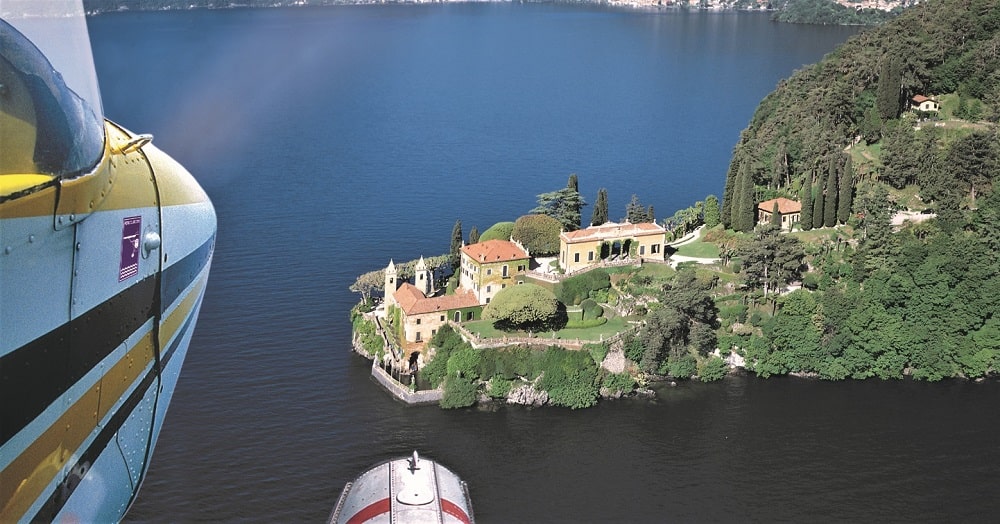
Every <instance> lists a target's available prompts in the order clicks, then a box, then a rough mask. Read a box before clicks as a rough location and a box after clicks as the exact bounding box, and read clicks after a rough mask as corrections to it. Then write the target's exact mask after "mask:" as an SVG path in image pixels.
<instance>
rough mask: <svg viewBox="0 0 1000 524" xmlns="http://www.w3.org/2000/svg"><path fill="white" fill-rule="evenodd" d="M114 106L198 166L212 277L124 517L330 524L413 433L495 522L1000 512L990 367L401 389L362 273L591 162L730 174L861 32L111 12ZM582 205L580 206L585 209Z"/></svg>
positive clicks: (433, 13)
mask: <svg viewBox="0 0 1000 524" xmlns="http://www.w3.org/2000/svg"><path fill="white" fill-rule="evenodd" d="M90 26H91V32H92V37H93V41H94V52H95V55H96V56H95V59H96V62H97V65H98V72H99V75H100V80H101V84H102V89H103V91H104V96H105V100H104V104H105V113H106V114H107V116H108V117H109V118H112V119H114V120H116V121H118V122H120V123H122V124H123V125H125V126H126V127H129V128H131V129H132V130H134V131H136V132H149V133H153V134H154V135H155V136H156V143H157V144H158V145H159V146H160V147H161V148H163V149H164V150H166V151H168V152H170V153H171V154H173V155H174V156H175V157H177V158H178V159H179V160H180V161H181V162H182V163H184V164H185V165H186V166H187V167H188V168H189V169H190V170H191V171H192V172H193V173H195V175H196V176H197V177H198V178H199V180H201V182H202V184H203V185H204V186H205V188H206V190H207V191H208V192H209V194H210V195H211V197H212V199H213V201H214V202H215V205H216V207H217V211H218V215H219V240H218V246H217V251H216V256H215V263H214V267H213V269H212V277H211V283H210V285H209V289H208V293H207V295H206V298H205V303H204V306H203V308H202V314H201V320H200V322H199V324H198V329H197V331H196V332H195V336H194V340H193V342H192V345H191V350H190V352H189V354H188V359H187V363H186V365H185V367H184V371H183V373H182V375H181V379H180V383H179V385H178V389H177V393H176V396H175V398H174V401H173V403H172V404H171V407H170V412H169V415H168V417H167V422H166V426H165V428H164V430H163V432H162V433H161V435H160V440H159V445H158V446H157V449H156V453H155V455H154V459H153V465H152V468H151V470H150V472H149V475H148V477H147V479H146V482H145V485H144V486H143V489H142V491H141V493H140V496H139V498H138V500H137V501H136V504H135V505H134V507H133V508H132V510H131V512H130V513H129V515H128V518H129V520H134V521H157V522H161V521H162V522H166V521H201V520H213V521H215V520H224V521H230V520H238V521H260V522H284V521H320V520H322V519H324V518H325V517H326V516H327V514H328V513H329V511H330V509H331V508H332V506H333V504H334V502H335V501H336V497H337V496H338V495H339V492H340V490H341V488H342V487H343V485H344V483H345V482H347V481H349V480H351V479H352V478H353V477H354V476H355V475H357V474H358V473H359V472H361V471H362V470H364V469H365V468H367V467H368V466H370V465H372V464H374V463H376V462H379V461H382V460H385V459H388V458H391V457H395V456H398V455H406V454H409V453H410V452H411V451H412V450H413V449H418V450H420V451H421V452H422V453H424V454H426V455H428V456H430V457H433V458H435V459H437V460H439V461H441V462H443V463H444V464H446V465H447V466H449V467H451V468H452V469H454V470H456V471H457V472H458V473H459V474H460V475H462V476H463V478H465V479H466V480H467V481H468V482H469V484H470V486H471V492H472V496H473V502H474V507H475V511H476V516H477V517H478V519H479V521H481V522H662V521H666V520H677V521H782V520H783V521H797V522H798V521H805V520H832V519H837V520H948V521H951V520H959V519H972V520H986V519H988V518H989V516H990V515H991V512H995V511H996V510H997V504H996V502H995V500H996V497H995V494H993V493H992V487H993V486H994V485H995V484H996V481H997V480H998V479H997V475H996V474H995V473H994V469H993V466H994V464H996V463H998V459H1000V445H998V442H1000V441H998V440H997V439H996V435H997V433H998V430H1000V424H998V423H997V421H996V417H995V416H993V414H994V413H995V410H996V406H997V405H998V401H1000V386H998V385H997V384H995V383H988V384H978V385H977V384H967V383H960V382H950V383H946V384H915V383H909V382H891V383H879V382H850V383H842V384H830V383H821V382H812V381H803V380H796V379H773V380H769V381H758V380H755V379H752V378H745V377H742V378H732V379H729V380H726V381H725V382H723V383H721V384H708V385H703V384H697V383H693V384H682V385H681V386H679V387H677V388H673V389H668V390H664V391H661V392H660V395H659V397H658V398H657V399H656V400H655V401H652V402H649V401H632V400H626V401H617V402H604V403H601V404H600V405H599V406H598V407H596V408H594V409H589V410H584V411H569V410H563V409H537V410H528V409H520V408H510V409H501V410H499V411H496V412H487V411H479V410H463V411H447V412H446V411H442V410H439V409H438V408H436V407H422V408H409V407H405V406H402V405H400V404H398V403H396V402H394V401H393V400H391V399H390V398H389V397H388V395H387V394H385V393H384V392H383V391H382V390H380V389H379V388H378V386H376V385H375V383H374V382H373V381H372V380H371V379H370V377H369V375H368V366H367V362H366V361H364V360H363V359H361V358H359V357H356V356H353V355H352V354H351V353H349V351H348V345H349V337H350V333H349V324H348V320H347V312H348V309H349V308H350V306H351V305H352V304H353V303H354V301H355V299H356V297H355V296H353V295H352V294H351V293H350V292H349V291H348V290H347V286H348V285H350V284H351V282H353V280H354V277H355V276H356V275H358V274H360V273H362V272H365V271H369V270H372V269H377V268H378V267H381V266H384V265H385V264H386V263H387V262H388V260H389V258H394V259H395V260H396V261H397V262H398V261H405V260H410V259H413V258H416V257H418V256H420V255H437V254H440V253H443V252H445V251H447V249H448V245H449V242H450V232H451V228H452V225H453V224H454V223H455V220H459V219H460V220H462V222H463V225H464V227H465V231H466V233H467V232H468V231H469V228H470V227H471V226H473V225H476V226H478V227H479V229H480V231H482V230H485V229H486V228H487V227H489V226H490V225H491V224H493V223H494V222H497V221H500V220H513V219H514V218H516V217H517V216H519V215H520V214H523V213H525V212H527V211H528V210H530V209H531V208H532V207H534V205H535V195H536V194H538V193H541V192H545V191H551V190H555V189H558V188H560V187H563V186H564V185H565V183H566V179H567V177H568V175H569V174H570V173H577V174H578V175H579V177H580V188H581V192H583V194H584V196H585V197H586V198H587V199H588V200H589V201H593V199H594V198H595V196H596V193H597V189H598V188H601V187H606V188H608V189H609V196H610V207H611V215H612V218H619V217H620V216H622V215H624V210H625V204H626V202H627V201H628V200H629V198H630V197H631V195H632V194H633V193H634V194H636V195H638V196H639V198H640V199H641V200H642V202H643V203H644V204H646V205H654V206H655V209H656V210H657V214H658V215H659V216H666V215H669V214H672V213H673V211H674V210H676V209H677V208H680V207H686V206H688V205H690V204H691V203H693V202H694V201H695V200H700V199H702V198H703V197H704V196H705V195H707V194H709V193H715V194H720V193H721V191H722V183H723V180H724V176H725V170H726V168H727V166H728V159H729V154H730V152H731V150H732V147H733V145H734V144H735V143H736V140H737V139H738V135H739V131H740V130H741V129H743V128H744V127H745V126H746V124H747V122H748V121H749V119H750V116H751V115H752V113H753V110H754V108H755V107H756V104H757V102H758V101H759V100H760V99H761V98H762V97H763V96H764V95H765V94H767V93H768V92H769V91H770V90H771V89H773V87H774V86H775V84H776V83H777V82H778V80H779V79H780V78H783V77H785V76H787V75H789V74H790V73H791V72H792V71H794V70H795V69H796V68H798V67H801V66H802V65H803V64H807V63H811V62H814V61H815V60H817V59H819V58H820V57H821V56H822V55H823V54H825V53H827V52H829V51H831V50H832V49H833V48H834V46H835V45H836V44H837V43H839V42H842V41H843V40H845V39H846V38H847V37H848V36H849V35H850V34H852V33H853V32H854V30H853V29H845V28H824V27H806V26H793V25H782V24H774V23H771V22H769V21H768V19H767V16H766V15H758V14H748V13H690V14H689V13H683V12H665V13H657V14H641V13H629V12H621V11H611V10H603V9H594V8H580V7H571V6H553V5H435V6H378V7H345V8H301V9H273V10H225V11H191V12H166V13H124V14H111V15H101V16H98V17H95V18H93V19H91V20H90ZM584 213H585V216H588V214H589V213H590V209H589V208H588V209H586V210H585V211H584Z"/></svg>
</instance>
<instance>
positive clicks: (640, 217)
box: [625, 195, 649, 224]
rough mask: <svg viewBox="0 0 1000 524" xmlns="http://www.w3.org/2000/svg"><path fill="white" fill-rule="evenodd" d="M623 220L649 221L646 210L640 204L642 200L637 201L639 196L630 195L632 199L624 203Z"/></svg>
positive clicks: (633, 221)
mask: <svg viewBox="0 0 1000 524" xmlns="http://www.w3.org/2000/svg"><path fill="white" fill-rule="evenodd" d="M625 220H628V221H629V223H631V224H641V223H643V222H649V215H648V212H647V211H646V208H644V207H643V206H642V202H639V197H637V196H635V195H632V199H631V200H629V202H628V204H626V205H625Z"/></svg>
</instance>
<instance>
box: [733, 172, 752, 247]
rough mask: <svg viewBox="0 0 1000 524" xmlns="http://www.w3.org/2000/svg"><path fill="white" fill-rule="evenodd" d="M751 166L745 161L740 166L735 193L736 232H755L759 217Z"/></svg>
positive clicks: (734, 215) (734, 217)
mask: <svg viewBox="0 0 1000 524" xmlns="http://www.w3.org/2000/svg"><path fill="white" fill-rule="evenodd" d="M749 164H750V163H749V162H747V161H744V162H743V164H742V165H741V166H740V170H739V174H738V175H737V177H736V178H737V180H736V189H735V191H733V193H734V199H733V211H732V213H733V229H734V230H736V231H746V232H749V231H753V226H754V222H756V220H755V218H756V217H757V199H756V196H755V194H754V183H753V176H752V175H751V174H750V165H749Z"/></svg>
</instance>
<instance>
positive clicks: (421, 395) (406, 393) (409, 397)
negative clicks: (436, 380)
mask: <svg viewBox="0 0 1000 524" xmlns="http://www.w3.org/2000/svg"><path fill="white" fill-rule="evenodd" d="M372 376H373V377H375V380H376V381H377V382H378V383H379V384H381V385H382V387H384V388H385V389H386V391H388V392H389V393H391V394H392V396H394V397H396V398H398V399H399V400H402V401H403V402H406V403H407V404H437V403H438V402H441V397H443V396H444V391H443V390H442V389H441V388H438V389H432V390H429V391H410V388H409V387H408V386H404V385H403V384H400V383H399V382H397V381H396V379H394V378H392V377H391V376H390V375H389V374H388V373H386V371H385V370H384V369H382V368H381V367H380V366H379V365H377V364H376V363H375V362H372Z"/></svg>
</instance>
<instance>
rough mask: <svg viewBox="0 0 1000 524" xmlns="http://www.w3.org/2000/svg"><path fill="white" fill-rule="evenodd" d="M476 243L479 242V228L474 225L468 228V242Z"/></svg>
mask: <svg viewBox="0 0 1000 524" xmlns="http://www.w3.org/2000/svg"><path fill="white" fill-rule="evenodd" d="M478 243H479V228H478V227H476V226H472V229H471V230H469V244H478Z"/></svg>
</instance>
